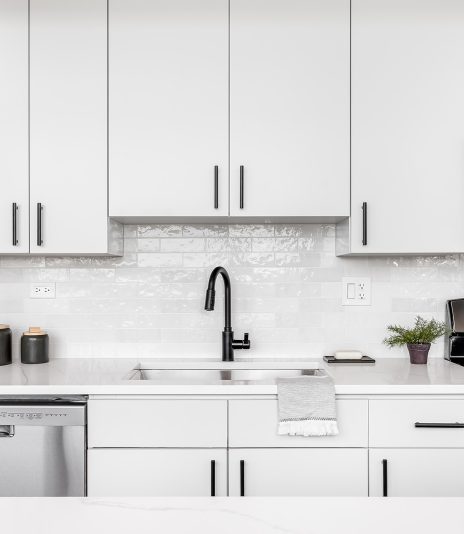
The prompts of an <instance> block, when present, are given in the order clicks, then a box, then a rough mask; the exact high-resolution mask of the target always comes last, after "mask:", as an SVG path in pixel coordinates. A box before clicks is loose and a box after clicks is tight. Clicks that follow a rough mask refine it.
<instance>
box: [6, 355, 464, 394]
mask: <svg viewBox="0 0 464 534" xmlns="http://www.w3.org/2000/svg"><path fill="white" fill-rule="evenodd" d="M140 366H142V367H151V368H158V369H163V368H164V369H176V368H177V369H185V368H189V367H190V368H192V369H200V368H203V369H225V368H231V367H232V368H234V369H238V368H242V369H247V368H253V367H256V366H258V367H261V368H272V367H274V368H280V369H297V368H314V367H317V368H322V369H326V370H327V371H328V373H329V374H330V375H331V376H332V378H333V379H334V382H335V390H336V393H337V394H339V395H383V394H405V395H408V394H415V395H421V394H434V395H439V394H444V395H446V394H458V395H464V367H461V366H458V365H456V364H452V363H449V362H447V361H445V360H443V359H441V358H432V359H430V360H429V364H428V365H411V364H410V363H409V361H408V360H407V359H406V358H384V359H378V360H377V362H376V363H375V364H366V365H360V364H335V365H334V364H326V363H325V362H323V360H319V359H311V360H290V359H289V360H288V361H287V360H263V359H256V360H247V361H245V360H238V361H237V362H232V363H227V364H223V363H222V362H218V361H216V360H194V359H184V360H180V359H157V360H148V361H142V362H141V361H140V360H138V359H111V358H103V359H92V358H88V359H73V358H69V359H68V358H67V359H64V358H63V359H54V360H51V361H50V363H48V364H42V365H22V364H20V363H14V364H12V365H8V366H4V367H0V395H47V394H51V395H64V394H70V395H71V394H72V395H74V394H81V395H125V394H132V395H134V394H143V395H156V394H160V395H169V394H172V395H193V394H203V395H218V394H219V395H222V394H224V395H234V394H238V395H255V394H256V395H275V394H276V393H277V388H276V383H275V380H273V379H271V378H267V379H263V380H261V381H247V382H245V381H236V382H230V381H224V382H221V381H220V380H217V379H216V380H214V379H212V378H209V377H208V375H207V374H205V378H204V380H200V381H194V382H189V381H188V380H183V381H181V382H178V381H176V380H173V379H166V380H163V379H159V380H131V379H130V378H131V376H132V375H134V373H135V371H133V370H134V369H137V368H138V367H140Z"/></svg>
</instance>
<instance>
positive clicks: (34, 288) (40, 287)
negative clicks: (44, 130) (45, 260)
mask: <svg viewBox="0 0 464 534" xmlns="http://www.w3.org/2000/svg"><path fill="white" fill-rule="evenodd" d="M29 296H30V297H31V299H54V298H55V297H56V286H55V282H49V283H48V284H31V288H30V294H29Z"/></svg>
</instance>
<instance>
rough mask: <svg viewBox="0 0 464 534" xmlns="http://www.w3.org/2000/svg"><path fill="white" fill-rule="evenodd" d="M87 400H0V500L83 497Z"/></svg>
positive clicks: (1, 398) (60, 398) (75, 397)
mask: <svg viewBox="0 0 464 534" xmlns="http://www.w3.org/2000/svg"><path fill="white" fill-rule="evenodd" d="M85 472H86V398H85V397H81V396H79V397H77V396H73V397H70V396H68V397H65V396H63V397H33V398H32V397H14V399H13V397H0V496H1V497H58V496H63V497H75V496H77V497H78V496H84V495H85V494H86V476H85Z"/></svg>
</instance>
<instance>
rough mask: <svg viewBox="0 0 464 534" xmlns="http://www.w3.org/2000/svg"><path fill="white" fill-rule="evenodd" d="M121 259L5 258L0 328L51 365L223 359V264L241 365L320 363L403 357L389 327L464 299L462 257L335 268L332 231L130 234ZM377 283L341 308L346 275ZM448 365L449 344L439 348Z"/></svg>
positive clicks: (192, 229) (261, 228)
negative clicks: (41, 335) (32, 293)
mask: <svg viewBox="0 0 464 534" xmlns="http://www.w3.org/2000/svg"><path fill="white" fill-rule="evenodd" d="M124 230H125V251H126V252H125V256H124V258H116V259H114V258H43V257H24V258H15V257H5V256H4V257H1V258H0V323H8V324H10V325H11V326H12V328H13V330H14V333H15V354H16V357H18V342H19V336H20V333H21V332H22V331H23V330H25V329H26V328H27V327H29V326H42V327H43V328H45V329H46V330H47V331H48V332H49V333H50V337H51V356H54V357H88V356H93V357H143V358H147V357H150V356H161V355H162V356H167V355H183V356H185V355H192V356H213V357H220V342H221V334H220V332H221V330H222V326H223V321H224V315H223V309H222V287H221V284H222V282H221V280H218V286H217V297H218V298H217V305H216V311H214V312H205V311H204V310H203V304H204V295H205V288H206V283H207V279H208V276H209V273H210V271H211V269H212V268H213V267H215V266H217V265H224V266H225V267H227V268H228V270H229V272H230V275H231V278H232V284H233V286H232V294H233V303H232V305H233V326H234V329H235V332H236V335H237V337H242V336H241V334H242V333H243V332H244V331H248V332H250V338H251V341H252V347H253V348H252V350H250V351H249V352H247V353H242V354H240V353H238V354H237V355H238V356H241V355H243V356H247V357H251V356H258V355H259V356H272V355H281V356H293V355H299V356H321V355H323V354H325V353H330V352H332V351H334V350H335V349H338V348H359V349H361V350H363V351H365V352H366V353H367V354H371V355H373V356H405V355H406V351H405V350H404V349H403V350H389V349H387V348H385V347H384V346H383V345H382V344H381V341H382V339H383V337H384V335H385V325H386V324H388V323H391V322H401V323H409V322H412V320H413V319H414V316H415V315H416V314H421V315H423V316H425V317H430V316H435V317H437V318H439V319H441V318H443V315H444V302H445V300H446V299H448V298H455V297H464V269H463V258H462V257H460V256H448V257H391V258H369V259H368V258H336V257H335V254H334V248H335V243H334V233H335V232H334V226H333V225H314V224H301V225H230V226H227V225H219V226H207V225H194V226H192V225H140V226H132V225H128V226H125V229H124ZM353 275H360V276H370V277H371V278H372V306H369V307H344V306H342V305H341V278H342V276H353ZM43 281H51V282H56V290H57V298H56V299H55V300H33V299H30V298H29V285H30V283H31V282H43ZM431 354H432V355H434V356H438V357H441V356H442V354H443V343H442V341H441V340H440V342H439V343H438V344H437V345H435V346H434V347H433V350H432V353H431Z"/></svg>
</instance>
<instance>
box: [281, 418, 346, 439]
mask: <svg viewBox="0 0 464 534" xmlns="http://www.w3.org/2000/svg"><path fill="white" fill-rule="evenodd" d="M278 434H279V435H281V436H282V435H288V436H305V437H307V436H336V435H338V424H337V421H335V420H333V419H303V420H293V421H280V422H279V429H278Z"/></svg>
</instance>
